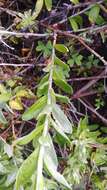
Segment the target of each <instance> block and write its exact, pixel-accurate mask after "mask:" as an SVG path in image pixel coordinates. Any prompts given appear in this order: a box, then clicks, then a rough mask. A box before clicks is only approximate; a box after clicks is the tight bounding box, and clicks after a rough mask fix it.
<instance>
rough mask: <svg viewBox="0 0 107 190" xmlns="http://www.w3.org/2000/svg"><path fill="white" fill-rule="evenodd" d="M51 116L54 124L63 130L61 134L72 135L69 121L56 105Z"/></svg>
mask: <svg viewBox="0 0 107 190" xmlns="http://www.w3.org/2000/svg"><path fill="white" fill-rule="evenodd" d="M52 115H53V118H54V119H55V121H56V123H57V124H58V125H60V126H61V128H63V132H65V133H72V125H71V123H70V121H69V120H68V118H67V116H66V115H65V114H64V112H63V111H62V110H61V108H60V107H59V106H58V105H57V104H54V105H53V110H52Z"/></svg>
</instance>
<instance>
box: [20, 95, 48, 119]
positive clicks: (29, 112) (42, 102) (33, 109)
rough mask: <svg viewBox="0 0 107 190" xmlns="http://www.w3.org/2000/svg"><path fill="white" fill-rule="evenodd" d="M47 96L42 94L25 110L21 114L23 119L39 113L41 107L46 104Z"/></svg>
mask: <svg viewBox="0 0 107 190" xmlns="http://www.w3.org/2000/svg"><path fill="white" fill-rule="evenodd" d="M46 101H47V97H46V96H43V97H42V98H40V99H39V100H37V101H36V102H35V103H34V104H33V105H32V106H31V107H30V108H28V110H27V111H25V113H24V114H23V115H22V119H23V120H26V121H27V120H30V119H32V118H34V117H37V115H38V114H39V113H40V111H41V110H42V109H43V107H44V106H45V105H46Z"/></svg>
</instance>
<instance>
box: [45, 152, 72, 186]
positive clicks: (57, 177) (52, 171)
mask: <svg viewBox="0 0 107 190" xmlns="http://www.w3.org/2000/svg"><path fill="white" fill-rule="evenodd" d="M44 163H45V166H46V168H47V169H48V171H49V173H50V174H51V175H52V177H53V178H54V179H55V180H56V181H57V182H58V183H60V184H62V185H64V186H65V187H67V188H68V189H71V187H70V185H69V184H68V182H67V181H66V180H65V178H64V177H63V176H62V175H61V174H60V173H59V172H57V168H56V165H55V164H54V162H53V157H52V155H51V154H50V153H48V152H45V155H44Z"/></svg>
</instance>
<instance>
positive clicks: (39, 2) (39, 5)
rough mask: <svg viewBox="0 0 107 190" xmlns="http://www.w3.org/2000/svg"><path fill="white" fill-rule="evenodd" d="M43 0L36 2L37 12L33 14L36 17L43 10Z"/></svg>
mask: <svg viewBox="0 0 107 190" xmlns="http://www.w3.org/2000/svg"><path fill="white" fill-rule="evenodd" d="M43 2H44V1H43V0H37V2H36V6H35V13H34V14H33V16H34V17H35V18H36V17H37V16H38V15H39V13H40V12H41V10H42V7H43Z"/></svg>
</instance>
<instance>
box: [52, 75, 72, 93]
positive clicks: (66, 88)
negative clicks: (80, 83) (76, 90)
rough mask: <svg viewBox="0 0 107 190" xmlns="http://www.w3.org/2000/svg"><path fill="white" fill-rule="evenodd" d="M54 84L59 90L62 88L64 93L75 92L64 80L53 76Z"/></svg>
mask: <svg viewBox="0 0 107 190" xmlns="http://www.w3.org/2000/svg"><path fill="white" fill-rule="evenodd" d="M53 79H54V82H55V84H56V85H57V86H59V88H61V89H62V90H63V91H64V92H66V93H69V94H72V92H73V90H72V87H71V86H70V85H69V84H68V83H67V82H66V81H65V80H63V79H61V78H58V77H57V78H56V77H54V76H53Z"/></svg>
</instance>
